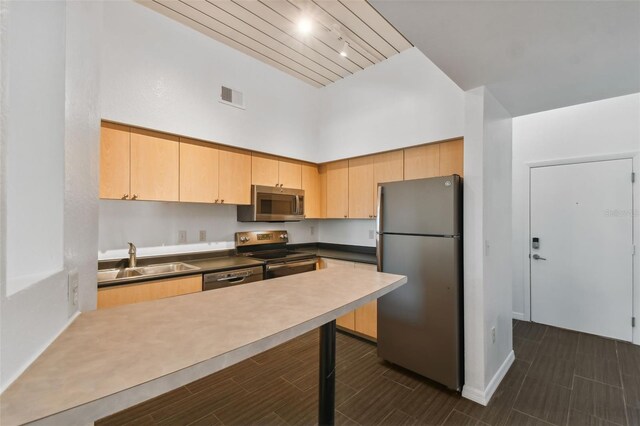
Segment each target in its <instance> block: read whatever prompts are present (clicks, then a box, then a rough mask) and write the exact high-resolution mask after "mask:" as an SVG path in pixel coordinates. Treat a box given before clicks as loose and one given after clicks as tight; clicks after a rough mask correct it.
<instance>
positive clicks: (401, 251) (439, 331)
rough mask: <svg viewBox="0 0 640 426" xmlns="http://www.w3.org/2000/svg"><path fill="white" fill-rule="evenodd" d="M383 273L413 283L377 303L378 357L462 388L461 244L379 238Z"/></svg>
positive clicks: (407, 237) (434, 239) (446, 240)
mask: <svg viewBox="0 0 640 426" xmlns="http://www.w3.org/2000/svg"><path fill="white" fill-rule="evenodd" d="M380 238H381V240H382V242H383V245H382V247H383V249H382V256H383V260H384V263H383V270H384V272H389V273H396V274H402V275H406V276H407V277H408V282H407V284H405V285H404V286H402V287H400V288H399V289H397V290H395V291H393V292H391V293H389V294H387V295H385V296H383V297H381V298H380V299H378V356H380V357H381V358H384V359H386V360H387V361H390V362H392V363H394V364H397V365H400V366H402V367H404V368H407V369H408V370H411V371H414V372H416V373H418V374H420V375H422V376H424V377H427V378H429V379H431V380H434V381H436V382H438V383H442V384H444V385H445V386H447V387H448V388H450V389H455V390H460V388H461V386H462V374H461V371H462V365H461V344H462V343H461V342H462V340H461V339H462V328H461V327H462V324H461V321H462V320H461V315H460V313H461V291H462V290H461V265H460V241H459V240H458V239H455V238H438V237H423V236H413V235H388V234H383V235H381V236H380Z"/></svg>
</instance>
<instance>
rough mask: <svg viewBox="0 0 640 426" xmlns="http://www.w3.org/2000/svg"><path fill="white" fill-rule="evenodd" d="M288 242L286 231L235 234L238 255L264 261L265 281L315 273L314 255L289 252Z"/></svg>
mask: <svg viewBox="0 0 640 426" xmlns="http://www.w3.org/2000/svg"><path fill="white" fill-rule="evenodd" d="M288 242H289V234H288V233H287V231H250V232H236V248H237V250H238V254H239V255H241V256H247V257H252V258H254V259H257V260H263V261H265V262H266V266H265V279H270V278H278V277H284V276H286V275H293V274H300V273H302V272H309V271H315V269H316V262H317V261H318V259H317V257H316V255H315V254H313V253H306V252H302V251H296V250H291V249H289V248H287V243H288Z"/></svg>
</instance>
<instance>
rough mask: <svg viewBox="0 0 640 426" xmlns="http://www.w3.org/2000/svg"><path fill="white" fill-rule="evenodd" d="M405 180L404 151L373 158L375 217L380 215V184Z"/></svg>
mask: <svg viewBox="0 0 640 426" xmlns="http://www.w3.org/2000/svg"><path fill="white" fill-rule="evenodd" d="M402 179H404V151H402V150H400V151H392V152H385V153H382V154H377V155H375V156H374V157H373V217H376V216H377V214H378V211H377V209H378V184H379V183H384V182H397V181H401V180H402Z"/></svg>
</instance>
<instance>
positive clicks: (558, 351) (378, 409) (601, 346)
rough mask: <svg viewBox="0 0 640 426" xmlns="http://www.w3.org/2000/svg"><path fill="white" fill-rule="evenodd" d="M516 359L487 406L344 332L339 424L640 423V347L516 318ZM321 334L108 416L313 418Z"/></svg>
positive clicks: (183, 420)
mask: <svg viewBox="0 0 640 426" xmlns="http://www.w3.org/2000/svg"><path fill="white" fill-rule="evenodd" d="M513 345H514V350H515V354H516V361H515V362H514V364H513V366H512V367H511V369H510V371H509V373H508V374H507V376H506V377H505V379H504V380H503V381H502V383H501V384H500V386H499V388H498V389H497V390H496V393H495V394H494V396H493V398H492V400H491V403H490V404H489V405H488V406H487V407H483V406H481V405H478V404H476V403H473V402H471V401H468V400H466V399H463V398H461V397H460V396H459V395H458V394H456V393H452V392H449V391H446V390H444V389H443V388H442V387H440V386H438V385H436V384H433V383H431V382H429V381H428V380H425V379H422V378H420V377H418V376H416V375H414V374H412V373H410V372H407V371H406V370H402V369H400V368H397V367H394V366H392V365H390V364H388V363H386V362H384V361H381V360H379V359H378V358H377V356H376V348H375V345H373V344H371V343H369V342H365V341H362V340H359V339H356V338H353V337H350V336H348V335H346V334H342V333H338V339H337V355H336V356H337V373H336V388H337V390H336V409H337V411H336V424H338V425H374V424H382V425H447V426H451V425H456V426H457V425H476V426H478V425H485V426H486V425H496V426H497V425H518V426H519V425H523V426H538V425H549V424H552V425H563V426H565V425H568V426H574V425H576V426H577V425H579V426H583V425H584V426H591V425H593V426H596V425H597V426H600V425H602V426H608V425H623V426H624V425H629V426H635V425H640V347H638V346H633V345H630V344H627V343H620V342H615V341H613V340H607V339H603V338H599V337H595V336H590V335H586V334H581V333H575V332H571V331H566V330H561V329H557V328H553V327H547V326H543V325H539V324H534V323H527V322H520V321H514V329H513ZM317 358H318V333H317V332H312V333H308V334H306V335H304V336H302V337H300V338H298V339H295V340H293V341H291V342H288V343H285V344H284V345H281V346H278V347H277V348H274V349H272V350H270V351H268V352H265V353H262V354H260V355H258V356H255V357H253V358H251V359H249V360H247V361H244V362H242V363H240V364H237V365H234V366H232V367H229V368H227V369H225V370H223V371H221V372H218V373H216V374H213V375H211V376H208V377H205V378H203V379H201V380H198V381H196V382H193V383H190V384H188V385H186V386H183V387H181V388H178V389H176V390H174V391H172V392H170V393H168V394H165V395H162V396H159V397H157V398H154V399H152V400H149V401H147V402H144V403H142V404H139V405H137V406H134V407H131V408H129V409H127V410H125V411H122V412H120V413H117V414H114V415H112V416H109V417H106V418H104V419H102V420H100V421H98V422H96V424H97V425H99V426H108V425H125V424H126V425H313V424H315V422H316V417H317V390H318V385H317V375H318V359H317Z"/></svg>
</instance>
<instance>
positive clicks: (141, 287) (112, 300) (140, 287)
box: [98, 275, 202, 309]
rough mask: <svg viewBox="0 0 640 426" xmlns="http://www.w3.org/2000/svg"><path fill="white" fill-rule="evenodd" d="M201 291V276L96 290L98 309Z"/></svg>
mask: <svg viewBox="0 0 640 426" xmlns="http://www.w3.org/2000/svg"><path fill="white" fill-rule="evenodd" d="M198 291H202V275H193V276H189V277H184V278H173V279H172V278H169V279H166V280H156V281H147V282H144V283H140V284H130V285H122V286H115V287H107V288H101V289H98V309H104V308H111V307H113V306H119V305H128V304H131V303H139V302H146V301H148V300H156V299H164V298H165V297H172V296H179V295H181V294H188V293H196V292H198Z"/></svg>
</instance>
